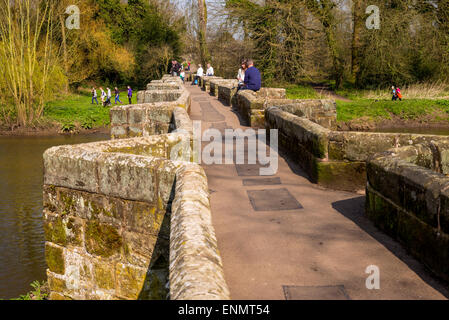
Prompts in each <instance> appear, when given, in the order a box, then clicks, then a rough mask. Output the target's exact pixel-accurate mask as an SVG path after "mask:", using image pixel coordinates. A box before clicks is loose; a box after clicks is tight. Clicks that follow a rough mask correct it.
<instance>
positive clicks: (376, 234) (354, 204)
mask: <svg viewBox="0 0 449 320" xmlns="http://www.w3.org/2000/svg"><path fill="white" fill-rule="evenodd" d="M365 199H366V198H365V196H359V197H356V198H351V199H347V200H342V201H337V202H334V203H332V207H333V208H334V209H335V210H336V211H338V212H339V213H341V214H342V215H343V216H345V217H346V218H348V219H349V220H351V221H352V222H354V223H355V224H356V225H357V226H358V227H360V228H361V229H362V230H363V231H365V232H366V233H367V234H369V235H370V236H371V237H373V238H374V239H376V240H377V241H378V242H379V243H381V244H382V245H383V246H384V247H385V248H387V249H388V250H389V251H390V252H391V253H393V254H394V255H395V256H396V257H397V258H399V259H400V260H401V261H402V262H404V263H405V264H406V265H407V266H408V267H409V268H410V269H412V270H413V271H414V272H415V273H416V274H417V275H418V276H419V277H420V278H421V279H422V280H423V281H425V282H426V283H427V284H428V285H429V286H431V287H433V288H434V289H435V290H438V291H439V292H440V293H441V294H442V295H444V296H445V297H446V298H449V284H448V283H445V282H444V281H443V280H440V279H439V278H437V277H435V276H433V274H432V273H431V271H430V270H428V269H427V268H426V267H425V266H424V265H423V264H422V263H420V262H418V261H417V260H416V259H415V258H413V257H412V256H411V255H409V254H408V253H407V250H406V249H405V248H404V247H403V246H402V245H401V244H400V243H399V242H398V241H396V240H394V239H393V238H391V237H390V236H388V235H387V234H385V233H383V232H382V231H381V230H380V229H378V228H377V227H376V226H375V225H374V224H373V222H372V221H371V220H369V219H368V218H367V217H366V216H365Z"/></svg>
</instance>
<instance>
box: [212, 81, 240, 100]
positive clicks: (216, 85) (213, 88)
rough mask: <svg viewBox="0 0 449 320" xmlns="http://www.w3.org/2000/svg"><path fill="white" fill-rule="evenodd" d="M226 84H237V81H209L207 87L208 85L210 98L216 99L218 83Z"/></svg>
mask: <svg viewBox="0 0 449 320" xmlns="http://www.w3.org/2000/svg"><path fill="white" fill-rule="evenodd" d="M226 82H237V81H235V80H232V79H212V80H210V81H209V85H210V88H209V94H210V95H211V96H214V97H218V86H219V84H220V83H226Z"/></svg>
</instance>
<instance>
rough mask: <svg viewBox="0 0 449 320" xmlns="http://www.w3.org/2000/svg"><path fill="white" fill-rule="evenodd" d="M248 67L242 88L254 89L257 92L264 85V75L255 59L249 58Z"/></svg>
mask: <svg viewBox="0 0 449 320" xmlns="http://www.w3.org/2000/svg"><path fill="white" fill-rule="evenodd" d="M246 66H247V67H248V69H247V70H246V71H245V80H244V81H243V86H242V88H241V90H252V91H254V92H257V91H259V90H260V88H261V87H262V77H261V75H260V71H259V69H257V68H256V67H255V66H254V61H253V60H251V59H248V61H247V62H246Z"/></svg>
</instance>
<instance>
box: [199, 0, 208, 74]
mask: <svg viewBox="0 0 449 320" xmlns="http://www.w3.org/2000/svg"><path fill="white" fill-rule="evenodd" d="M206 34H207V6H206V0H198V43H199V47H200V60H201V63H202V64H203V66H205V65H206V63H207V62H208V61H209V58H210V57H209V50H208V49H207V42H206Z"/></svg>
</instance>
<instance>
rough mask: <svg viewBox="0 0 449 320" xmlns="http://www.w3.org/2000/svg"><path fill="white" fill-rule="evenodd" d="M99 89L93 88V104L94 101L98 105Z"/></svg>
mask: <svg viewBox="0 0 449 320" xmlns="http://www.w3.org/2000/svg"><path fill="white" fill-rule="evenodd" d="M97 97H98V95H97V89H96V88H95V87H93V88H92V104H94V101H96V102H97V105H98V99H97Z"/></svg>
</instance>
